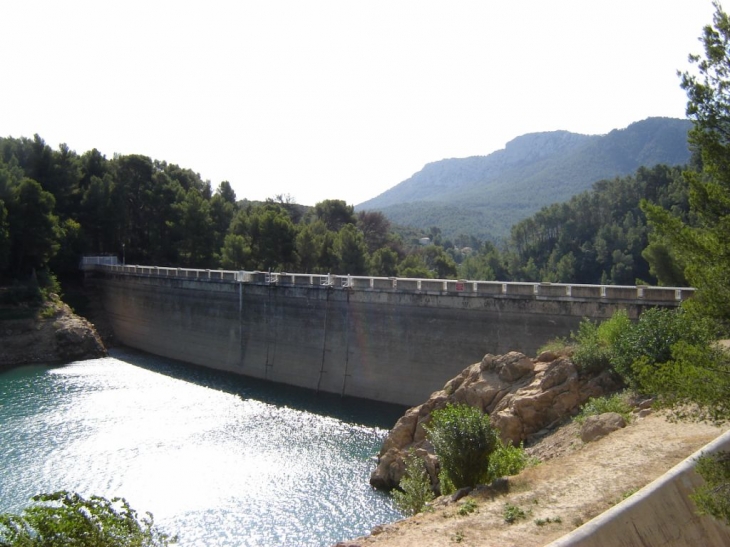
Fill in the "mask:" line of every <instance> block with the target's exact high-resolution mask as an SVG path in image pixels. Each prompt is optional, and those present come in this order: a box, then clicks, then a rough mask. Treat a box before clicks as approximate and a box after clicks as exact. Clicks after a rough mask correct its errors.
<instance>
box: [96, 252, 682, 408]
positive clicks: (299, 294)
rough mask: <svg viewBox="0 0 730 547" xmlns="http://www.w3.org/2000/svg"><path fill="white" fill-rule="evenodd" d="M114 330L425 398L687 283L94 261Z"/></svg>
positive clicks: (186, 351) (159, 351)
mask: <svg viewBox="0 0 730 547" xmlns="http://www.w3.org/2000/svg"><path fill="white" fill-rule="evenodd" d="M85 269H86V270H87V272H89V277H90V281H92V282H93V283H94V284H95V285H96V286H98V288H99V289H100V290H101V294H102V302H103V305H104V308H105V310H106V312H107V314H108V317H109V319H110V321H111V324H112V327H113V329H114V334H115V336H116V338H117V339H118V340H119V341H120V342H121V343H123V344H125V345H127V346H130V347H132V348H137V349H140V350H143V351H146V352H149V353H153V354H156V355H161V356H164V357H169V358H172V359H177V360H181V361H186V362H189V363H193V364H197V365H202V366H205V367H209V368H214V369H220V370H225V371H230V372H235V373H238V374H243V375H247V376H251V377H255V378H260V379H264V380H269V381H272V382H281V383H285V384H290V385H295V386H300V387H304V388H309V389H313V390H318V391H324V392H328V393H336V394H340V395H343V396H351V397H360V398H365V399H371V400H375V401H383V402H390V403H396V404H401V405H415V404H419V403H421V402H422V401H423V400H425V399H426V398H427V397H428V396H429V395H430V394H431V393H432V392H433V391H436V390H438V389H441V388H442V387H443V385H444V383H445V382H446V381H447V380H449V379H450V378H452V377H453V376H455V375H457V374H458V373H460V372H461V371H462V370H463V369H464V368H465V367H466V366H468V365H470V364H472V363H475V362H477V361H479V360H481V358H482V357H483V356H484V354H486V353H493V354H499V353H506V352H509V351H521V352H523V353H525V354H527V355H534V354H535V353H536V351H537V349H538V348H539V347H540V346H541V345H543V344H544V343H545V342H547V341H549V340H552V339H554V338H556V337H565V336H568V335H569V334H570V332H571V331H574V330H576V328H577V326H578V324H579V322H580V320H581V318H583V317H590V318H592V319H604V318H607V317H610V316H611V314H612V313H613V312H614V311H615V310H617V309H621V308H623V309H626V310H627V311H628V313H629V315H630V317H633V318H636V317H638V315H639V313H640V312H641V310H642V309H643V308H645V307H647V306H656V305H663V306H676V305H678V303H679V302H681V300H683V299H685V298H688V297H689V296H690V295H691V293H692V290H691V289H665V288H657V287H654V288H651V287H612V286H605V287H601V286H591V285H558V284H535V283H497V282H469V281H454V280H425V279H424V280H416V279H395V278H365V277H351V276H331V275H330V276H320V275H301V274H285V273H279V274H270V273H263V272H230V271H229V272H226V271H220V270H216V271H208V270H182V269H173V268H157V267H150V266H144V267H143V266H114V265H95V266H93V267H92V266H89V267H86V268H85Z"/></svg>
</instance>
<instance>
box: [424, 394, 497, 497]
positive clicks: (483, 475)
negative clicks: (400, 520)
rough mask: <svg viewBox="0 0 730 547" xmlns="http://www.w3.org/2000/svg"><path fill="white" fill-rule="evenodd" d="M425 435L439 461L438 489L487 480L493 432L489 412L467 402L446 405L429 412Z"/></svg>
mask: <svg viewBox="0 0 730 547" xmlns="http://www.w3.org/2000/svg"><path fill="white" fill-rule="evenodd" d="M426 431H427V433H428V439H429V440H430V441H431V444H432V445H433V447H434V450H435V452H436V455H437V456H438V457H439V461H440V463H441V473H440V475H439V478H440V479H441V493H442V494H445V493H448V492H450V491H452V489H456V490H458V489H459V488H463V487H465V486H476V485H477V484H484V483H486V482H488V480H489V458H490V456H491V454H492V453H493V452H494V450H495V448H496V447H497V434H496V431H495V430H494V429H493V428H492V426H491V424H490V423H489V416H488V415H487V414H484V413H483V412H482V411H481V410H479V409H477V408H474V407H472V406H469V405H451V404H449V405H447V406H446V407H445V408H443V409H440V410H434V411H433V412H432V413H431V421H430V422H429V424H428V425H427V426H426Z"/></svg>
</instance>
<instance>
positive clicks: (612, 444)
mask: <svg viewBox="0 0 730 547" xmlns="http://www.w3.org/2000/svg"><path fill="white" fill-rule="evenodd" d="M726 429H727V427H725V428H717V427H713V426H710V425H707V424H692V423H671V422H669V421H668V420H667V419H665V418H664V417H662V416H659V415H649V416H647V417H645V418H640V419H636V420H634V421H633V422H632V423H631V424H629V426H627V427H626V428H624V429H621V430H619V431H616V432H614V433H612V434H611V435H609V436H608V437H604V438H603V439H600V440H598V441H596V442H593V443H589V444H583V443H582V442H581V440H580V438H579V436H578V428H577V426H576V425H575V424H571V425H568V426H565V427H563V428H561V429H559V430H557V431H556V432H555V433H553V434H552V435H550V436H549V437H546V438H545V439H543V440H542V441H541V442H540V444H539V445H536V446H535V447H534V448H533V449H531V450H533V451H534V452H535V453H537V454H539V455H540V456H541V457H542V458H545V457H546V456H547V455H548V454H554V455H556V457H553V458H551V459H549V460H547V461H543V463H541V464H539V465H538V466H536V467H533V468H531V469H527V470H525V471H524V472H522V473H521V474H520V475H519V476H517V477H512V478H511V479H510V481H509V482H510V492H509V493H508V494H504V495H496V496H494V497H493V498H492V497H490V496H488V495H481V496H479V497H478V498H476V500H475V501H476V504H477V507H476V509H475V510H474V511H473V512H472V513H470V514H468V515H461V514H460V509H461V513H465V512H466V511H465V509H466V506H464V503H465V502H466V500H469V499H471V500H474V498H473V497H469V498H465V499H464V500H461V501H459V502H457V503H449V504H440V505H437V506H436V507H435V509H434V510H433V511H432V512H428V513H422V514H420V515H417V516H415V517H413V518H412V519H407V520H403V521H399V522H396V523H393V524H389V525H385V526H381V527H378V528H376V529H375V530H373V533H372V535H370V536H368V537H365V538H360V539H356V540H352V541H349V542H344V543H341V544H340V545H346V546H363V547H364V546H369V545H377V546H378V547H417V546H418V547H422V546H424V545H429V546H441V545H443V546H446V545H448V546H451V545H456V544H459V545H463V546H473V547H487V546H489V547H492V546H494V547H496V546H510V545H515V546H520V547H523V546H542V545H545V544H547V543H549V542H550V541H552V540H554V539H557V538H559V537H560V536H562V535H564V534H566V533H567V532H570V531H571V530H573V529H574V528H576V527H577V526H579V525H580V524H582V523H584V522H587V521H588V520H590V519H591V518H593V517H595V516H596V515H598V514H600V513H602V512H603V511H605V510H606V509H608V508H609V507H611V506H612V505H614V504H615V503H617V502H618V501H621V500H622V499H623V498H624V497H626V496H628V495H630V494H631V493H633V492H635V491H636V490H638V489H640V488H641V487H643V486H644V485H646V484H648V483H650V482H651V481H652V480H654V479H655V478H657V477H659V476H661V475H662V474H663V473H665V472H666V471H668V470H669V469H671V468H672V467H673V466H674V465H676V464H677V463H679V462H680V461H682V460H683V459H685V458H686V457H688V456H690V455H691V454H692V453H694V452H695V451H697V450H699V449H700V448H701V447H702V446H704V445H705V444H707V443H708V442H709V441H711V440H712V439H714V438H715V437H717V436H718V435H719V434H721V433H722V432H723V431H725V430H726ZM507 504H510V505H511V506H513V507H516V508H518V509H519V510H521V511H523V512H524V514H525V517H524V518H521V519H518V520H517V521H516V522H514V523H513V524H508V523H506V522H505V516H504V515H505V507H506V505H507ZM548 519H549V521H548ZM541 521H542V522H541ZM556 521H557V522H556Z"/></svg>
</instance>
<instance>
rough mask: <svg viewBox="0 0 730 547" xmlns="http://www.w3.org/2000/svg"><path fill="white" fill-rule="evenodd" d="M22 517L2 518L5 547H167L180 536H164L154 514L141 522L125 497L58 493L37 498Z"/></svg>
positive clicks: (0, 534)
mask: <svg viewBox="0 0 730 547" xmlns="http://www.w3.org/2000/svg"><path fill="white" fill-rule="evenodd" d="M33 501H34V502H36V503H35V505H31V506H30V507H27V508H26V509H24V510H23V512H22V513H21V514H20V515H16V514H13V513H3V514H0V547H65V546H68V545H73V546H75V547H165V546H167V545H170V544H173V543H177V537H170V536H168V535H167V534H164V533H162V532H160V531H159V530H158V529H157V528H156V527H155V525H154V520H153V517H152V514H151V513H147V516H146V517H145V518H142V519H141V520H139V519H138V518H137V512H136V511H135V510H134V509H132V508H131V507H130V506H129V503H127V501H126V500H125V499H122V498H114V499H112V500H111V501H110V500H107V499H106V498H103V497H100V496H91V497H90V498H88V499H86V498H83V497H81V496H80V495H78V494H75V493H71V492H66V491H59V492H55V493H52V494H39V495H37V496H33Z"/></svg>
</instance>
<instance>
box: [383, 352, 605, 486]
mask: <svg viewBox="0 0 730 547" xmlns="http://www.w3.org/2000/svg"><path fill="white" fill-rule="evenodd" d="M617 387H618V384H617V380H616V378H615V377H614V376H613V375H612V374H611V373H608V372H604V373H600V374H598V375H593V376H583V375H581V374H580V373H579V371H578V369H577V368H576V366H575V365H574V364H573V362H572V361H571V360H570V359H569V358H567V357H564V356H559V355H556V354H551V353H543V354H541V355H540V356H539V357H538V358H537V359H534V360H533V359H530V358H528V357H526V356H525V355H523V354H522V353H518V352H510V353H507V354H505V355H497V356H495V355H491V354H487V355H485V356H484V358H483V359H482V360H481V362H479V363H475V364H473V365H471V366H469V367H467V368H465V369H464V370H463V371H462V372H461V374H459V375H458V376H456V377H455V378H453V379H451V380H449V381H448V382H446V384H445V385H444V388H443V389H442V390H441V391H437V392H435V393H433V394H432V395H431V397H430V398H429V399H428V400H427V401H425V402H424V403H423V404H421V405H419V406H416V407H413V408H410V409H408V411H407V412H406V413H405V414H404V416H403V417H402V418H400V419H399V420H398V422H397V423H396V424H395V427H394V428H393V429H392V430H391V432H390V433H389V434H388V436H387V437H386V439H385V441H384V442H383V446H382V448H381V450H380V453H379V455H378V466H377V467H376V469H375V470H374V471H373V473H372V474H371V476H370V484H371V485H372V486H374V487H375V488H379V489H385V490H387V489H391V488H395V487H396V486H398V483H399V482H400V479H401V478H402V476H403V472H404V470H405V466H404V464H403V458H404V457H405V455H406V454H407V453H408V450H410V449H414V450H416V451H417V452H416V453H417V454H418V455H420V456H422V457H424V459H425V460H426V461H427V467H428V468H429V474H430V475H431V479H432V482H434V485H435V484H436V480H437V479H436V476H437V474H438V459H437V458H436V457H435V455H434V452H433V446H431V443H429V442H428V439H427V438H426V430H425V428H424V425H426V424H428V422H429V420H430V419H431V412H432V411H433V410H436V409H439V408H444V407H445V406H446V405H447V404H449V403H451V404H468V405H470V406H473V407H476V408H479V409H480V410H482V411H483V412H486V413H488V414H489V415H490V421H491V423H492V425H493V426H494V427H495V428H497V429H498V430H499V435H500V437H501V439H502V441H504V442H505V443H510V444H513V445H518V444H520V443H521V442H522V441H524V440H526V439H528V438H529V437H530V436H531V435H533V434H535V433H537V432H538V431H540V430H542V429H545V428H547V427H550V426H552V425H555V424H557V423H559V422H560V421H562V420H563V419H564V418H565V417H567V416H571V415H573V414H575V413H577V411H578V409H579V408H580V406H582V405H583V404H584V403H585V402H586V401H587V400H588V399H589V398H590V397H598V396H600V395H602V394H604V393H607V392H610V391H613V390H615V389H616V388H617Z"/></svg>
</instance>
